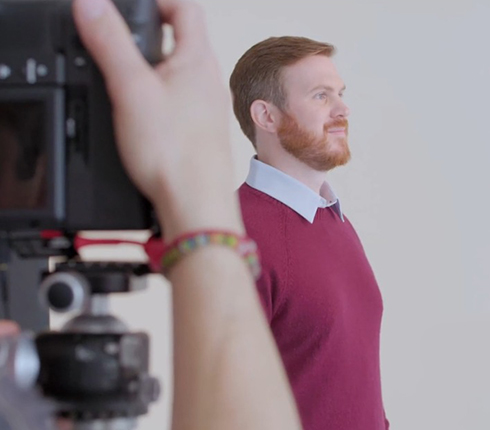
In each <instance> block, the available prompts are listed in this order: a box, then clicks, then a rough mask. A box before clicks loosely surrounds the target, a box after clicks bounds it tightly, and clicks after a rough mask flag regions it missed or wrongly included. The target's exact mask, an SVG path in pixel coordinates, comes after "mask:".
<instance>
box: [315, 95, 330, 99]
mask: <svg viewBox="0 0 490 430" xmlns="http://www.w3.org/2000/svg"><path fill="white" fill-rule="evenodd" d="M315 98H316V99H318V100H325V99H326V98H327V93H318V94H315Z"/></svg>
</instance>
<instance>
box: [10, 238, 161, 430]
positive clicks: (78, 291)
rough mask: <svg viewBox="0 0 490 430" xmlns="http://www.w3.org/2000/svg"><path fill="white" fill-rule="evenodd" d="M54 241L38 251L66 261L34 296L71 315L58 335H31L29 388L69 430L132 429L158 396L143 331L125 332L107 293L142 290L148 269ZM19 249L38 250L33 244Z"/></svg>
mask: <svg viewBox="0 0 490 430" xmlns="http://www.w3.org/2000/svg"><path fill="white" fill-rule="evenodd" d="M55 239H56V240H55V242H52V241H53V239H50V241H48V242H44V245H46V244H51V245H53V244H55V245H56V244H57V245H56V246H52V247H51V250H49V249H48V250H46V249H45V250H44V251H43V252H44V253H45V254H50V253H51V254H63V255H64V256H65V258H66V260H65V261H63V262H59V263H57V264H56V265H55V268H54V270H53V271H51V272H47V273H44V274H43V276H42V278H43V279H42V282H41V284H40V287H39V297H40V300H41V302H42V303H43V304H44V305H46V306H49V307H50V308H51V309H52V310H54V311H56V312H62V313H63V312H74V313H75V316H73V317H72V318H70V319H69V320H68V321H67V322H66V323H65V324H64V326H63V327H62V328H61V330H60V331H59V332H53V331H46V332H41V333H39V334H38V335H37V336H36V338H35V351H36V352H37V356H38V361H39V373H38V376H37V380H36V385H37V388H38V390H39V391H40V392H41V393H42V396H43V397H44V398H45V399H48V400H49V401H50V403H51V404H53V405H54V408H53V409H54V411H55V414H56V415H57V416H59V417H64V418H69V419H70V420H71V421H72V422H73V428H74V429H78V430H80V429H84V430H99V429H107V430H109V429H117V430H132V429H133V428H135V426H136V419H137V417H138V416H140V415H143V414H145V413H147V411H148V406H149V404H150V403H152V402H155V401H156V400H157V399H158V397H159V394H160V386H159V382H158V380H157V379H156V378H154V377H152V376H150V375H149V338H148V336H147V335H146V334H145V333H142V332H131V331H129V329H128V326H127V325H126V324H125V323H124V322H123V321H122V320H121V319H119V318H117V317H116V316H114V315H112V314H111V313H110V312H109V297H110V295H111V294H115V293H120V294H127V293H130V292H133V291H135V290H140V289H142V288H144V286H145V279H146V275H147V274H149V273H150V269H149V267H148V266H147V265H146V264H134V263H107V262H90V263H89V262H83V261H81V260H80V259H79V258H78V256H77V255H76V252H74V249H75V247H74V246H73V243H72V242H73V240H74V239H73V238H67V237H64V238H63V240H60V238H59V237H58V238H55ZM60 244H63V246H60ZM17 248H19V242H17ZM21 248H22V249H27V248H30V249H32V248H35V249H38V250H39V243H38V244H37V245H33V244H31V246H30V247H26V244H25V243H24V245H22V246H21ZM55 249H57V250H58V251H57V252H55ZM60 249H62V250H63V251H62V252H61V251H60ZM19 354H20V355H23V356H26V354H25V353H21V351H20V350H19V351H18V355H19ZM30 355H32V351H31V354H30ZM18 359H19V358H18ZM31 373H32V372H31ZM0 410H1V407H0ZM14 430H16V429H15V428H14Z"/></svg>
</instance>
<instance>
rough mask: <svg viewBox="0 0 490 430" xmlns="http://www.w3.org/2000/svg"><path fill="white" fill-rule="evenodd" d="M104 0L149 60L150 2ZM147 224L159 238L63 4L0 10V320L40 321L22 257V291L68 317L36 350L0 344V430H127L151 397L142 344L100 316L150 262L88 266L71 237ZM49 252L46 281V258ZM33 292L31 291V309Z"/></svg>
mask: <svg viewBox="0 0 490 430" xmlns="http://www.w3.org/2000/svg"><path fill="white" fill-rule="evenodd" d="M114 4H115V5H116V7H117V8H118V10H119V12H120V13H121V14H122V16H123V18H124V19H125V21H126V23H127V24H128V27H129V29H130V31H131V34H132V36H133V39H134V41H135V43H136V45H137V46H138V48H139V49H140V51H141V52H142V54H143V56H144V58H145V59H146V60H147V61H148V62H149V63H150V64H156V63H158V62H160V61H161V60H162V22H161V19H160V13H159V11H158V9H157V5H156V2H155V0H114ZM121 90H122V91H123V90H124V89H121ZM149 228H152V229H153V230H154V233H155V232H158V226H156V223H155V220H154V217H153V214H152V209H151V206H150V204H149V202H148V201H147V200H146V199H145V198H144V197H143V196H142V195H141V194H140V193H139V192H138V191H137V190H136V188H135V187H134V186H133V184H132V183H131V181H130V180H129V178H128V177H127V175H126V173H125V171H124V169H123V166H122V164H121V160H120V158H119V155H118V152H117V147H116V143H115V137H114V130H113V125H112V111H111V105H110V101H109V97H108V95H107V91H106V88H105V84H104V80H103V77H102V75H101V73H100V71H99V70H98V68H97V67H96V65H95V63H94V62H93V60H92V59H91V58H90V56H89V55H88V52H87V51H86V49H85V48H84V46H83V44H82V43H81V41H80V39H79V37H78V34H77V31H76V28H75V24H74V21H73V18H72V12H71V1H69V0H0V317H1V318H5V317H7V318H12V319H14V320H17V315H16V313H15V312H10V311H9V313H7V310H12V309H14V307H13V306H12V307H11V306H10V301H12V302H13V301H14V300H13V299H14V296H15V297H21V298H22V300H21V301H22V306H21V307H19V309H20V310H19V312H18V313H19V314H20V313H21V312H22V313H24V314H27V313H29V314H32V313H34V310H36V311H38V309H37V308H36V307H33V306H31V307H30V308H29V306H27V304H28V303H32V301H30V300H29V294H28V293H26V292H25V291H27V290H25V285H22V284H23V281H19V280H18V279H17V278H16V277H15V276H14V275H16V276H20V275H23V274H24V273H26V274H28V273H29V272H31V271H33V269H32V267H38V266H37V265H33V266H30V265H29V264H31V263H30V262H29V261H31V262H32V260H34V261H35V262H36V264H37V262H40V263H42V264H40V265H39V268H40V269H41V267H42V268H43V270H40V273H39V275H40V276H39V279H38V280H35V281H33V279H36V276H34V277H31V278H29V283H36V284H37V281H39V282H41V281H42V282H41V287H40V290H41V295H42V296H43V297H44V299H43V300H44V302H46V303H47V304H49V306H50V307H51V308H53V309H55V310H58V311H70V312H71V311H73V310H76V311H78V314H77V315H76V316H75V317H74V318H72V319H70V320H69V321H68V322H67V323H66V324H65V326H64V327H63V329H62V330H61V331H60V332H50V331H43V332H41V333H38V334H37V336H36V338H35V343H33V342H32V341H29V342H27V341H25V342H24V341H22V342H20V343H19V342H17V341H14V340H10V341H9V340H5V339H3V340H0V356H1V357H0V358H1V359H0V430H4V429H8V430H10V429H13V430H20V429H29V430H30V429H31V428H32V429H40V428H42V429H44V428H46V429H48V428H51V427H50V424H49V423H48V421H46V420H47V419H48V418H49V416H53V415H56V416H62V417H65V418H68V419H70V420H72V424H73V429H75V430H81V429H83V430H87V429H91V430H98V429H123V430H131V429H133V428H134V427H135V424H136V418H137V417H138V416H139V415H142V414H144V413H146V412H147V409H148V406H149V404H150V403H152V402H154V401H156V400H157V398H158V396H159V383H158V381H157V380H156V379H155V378H153V377H152V376H151V375H150V374H149V347H150V345H149V339H148V336H147V335H146V334H145V333H140V332H136V333H133V332H130V331H129V328H128V327H127V326H126V325H125V324H124V323H123V322H122V321H121V320H119V319H118V318H117V317H115V316H113V315H111V314H110V312H109V310H108V300H109V299H108V297H109V295H111V294H113V293H127V292H132V291H134V289H136V288H137V287H136V286H135V285H138V284H139V283H140V282H139V281H141V279H143V278H145V277H146V275H147V274H148V273H149V268H148V266H147V265H145V264H131V263H124V264H123V263H109V262H101V263H99V262H90V263H85V262H83V261H82V259H81V258H80V256H79V255H78V252H77V251H78V250H77V249H76V246H75V237H76V233H77V232H78V231H80V230H141V229H149ZM43 230H57V231H58V233H59V234H60V236H53V237H51V236H49V237H48V238H46V236H44V233H45V232H43ZM54 255H56V256H57V257H58V262H57V263H56V266H55V268H54V270H53V268H51V271H49V270H47V269H48V265H47V263H46V262H45V261H44V260H47V259H48V258H49V256H54ZM61 260H63V261H61ZM17 266H21V269H18V267H17ZM14 268H15V270H14ZM34 271H35V270H34ZM41 274H42V276H41ZM135 279H137V280H138V282H136V281H135ZM37 290H38V288H37V285H36V286H35V287H34V288H31V290H29V291H30V292H35V293H36V294H35V295H36V301H37V292H38V291H37ZM44 312H46V311H44ZM39 328H41V330H42V329H43V328H45V327H36V329H37V330H38V329H39ZM26 342H27V343H26ZM22 345H24V346H22ZM25 345H28V346H25ZM29 345H30V346H29ZM29 363H31V364H30V365H29ZM33 384H34V385H35V387H34V385H33ZM38 391H39V392H40V393H42V397H41V396H39V394H38ZM48 399H49V400H48Z"/></svg>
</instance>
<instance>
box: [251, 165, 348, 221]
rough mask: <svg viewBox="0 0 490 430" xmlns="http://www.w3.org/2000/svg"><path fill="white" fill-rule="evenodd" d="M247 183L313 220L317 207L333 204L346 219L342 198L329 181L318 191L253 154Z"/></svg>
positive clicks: (341, 217)
mask: <svg viewBox="0 0 490 430" xmlns="http://www.w3.org/2000/svg"><path fill="white" fill-rule="evenodd" d="M245 182H246V183H247V184H248V185H249V186H251V187H252V188H255V189H256V190H259V191H262V192H263V193H265V194H267V195H269V196H270V197H272V198H274V199H276V200H279V201H280V202H281V203H283V204H285V205H286V206H288V207H290V208H291V209H292V210H293V211H295V212H297V213H298V214H299V215H301V216H302V217H303V218H305V219H306V220H307V221H308V222H310V223H312V222H313V220H314V219H315V215H316V211H317V210H318V208H328V207H332V209H334V210H335V212H336V213H337V215H338V216H339V217H340V219H341V220H342V221H344V215H343V213H342V208H341V206H340V200H339V198H338V197H337V195H336V194H335V192H334V190H333V189H332V188H331V187H330V185H329V184H328V183H327V182H326V181H325V182H324V183H323V184H322V186H321V188H320V194H317V193H315V192H314V191H313V190H312V189H310V188H308V187H307V186H306V185H305V184H303V183H302V182H300V181H298V180H297V179H294V178H293V177H291V176H289V175H287V174H286V173H284V172H281V171H280V170H278V169H276V168H275V167H272V166H270V165H268V164H265V163H263V162H262V161H259V160H258V159H257V158H256V157H253V158H252V160H251V161H250V171H249V173H248V177H247V179H246V181H245Z"/></svg>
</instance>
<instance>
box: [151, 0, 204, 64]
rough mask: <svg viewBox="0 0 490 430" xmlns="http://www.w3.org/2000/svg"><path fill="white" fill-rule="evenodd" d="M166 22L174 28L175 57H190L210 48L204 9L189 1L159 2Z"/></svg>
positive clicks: (169, 0)
mask: <svg viewBox="0 0 490 430" xmlns="http://www.w3.org/2000/svg"><path fill="white" fill-rule="evenodd" d="M157 1H158V5H159V8H160V10H161V12H162V15H163V19H164V22H165V23H166V24H169V25H171V26H172V27H173V32H174V38H175V49H174V52H173V54H172V56H173V57H183V56H185V57H188V56H194V55H197V54H200V53H202V51H203V48H206V47H208V46H209V42H208V32H207V27H206V21H205V17H204V11H203V9H202V7H201V6H200V5H199V4H198V3H196V2H194V1H189V0H157Z"/></svg>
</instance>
